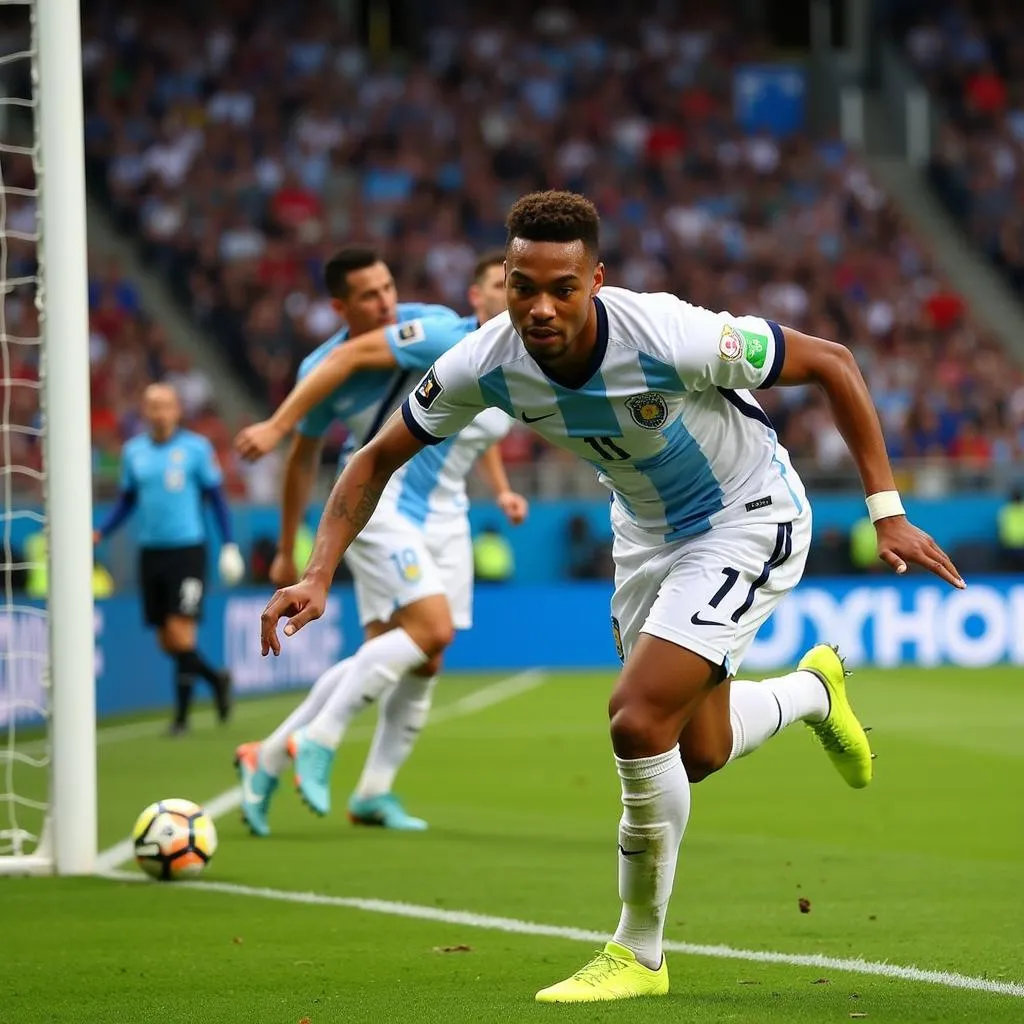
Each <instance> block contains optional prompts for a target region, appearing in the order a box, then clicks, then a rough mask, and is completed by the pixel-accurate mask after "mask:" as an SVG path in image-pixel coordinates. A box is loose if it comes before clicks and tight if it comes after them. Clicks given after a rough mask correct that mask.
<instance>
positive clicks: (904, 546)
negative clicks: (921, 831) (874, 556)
mask: <svg viewBox="0 0 1024 1024" xmlns="http://www.w3.org/2000/svg"><path fill="white" fill-rule="evenodd" d="M875 534H876V536H877V538H878V557H879V558H880V559H881V560H882V561H883V562H885V563H886V564H887V565H891V566H892V567H893V568H894V569H895V570H896V572H898V573H899V574H900V575H902V574H903V573H905V572H906V571H907V564H908V563H912V564H914V565H920V566H923V567H924V568H925V569H927V570H928V571H929V572H933V573H935V575H936V576H939V577H941V578H942V579H944V580H945V581H946V582H947V583H949V584H951V585H952V586H954V587H956V588H957V589H959V590H963V589H964V587H966V586H967V584H966V583H964V581H963V578H962V577H961V575H960V573H959V572H958V571H957V567H956V566H955V565H954V564H953V563H952V562H951V561H950V559H949V555H947V554H946V552H945V551H943V550H942V548H940V547H939V545H938V544H936V543H935V541H934V540H932V538H931V537H929V536H928V534H927V533H925V532H924V531H923V530H919V529H918V528H917V527H916V526H914V524H913V523H911V522H910V521H909V520H908V519H907V517H906V516H889V517H887V518H885V519H879V520H878V522H877V523H875Z"/></svg>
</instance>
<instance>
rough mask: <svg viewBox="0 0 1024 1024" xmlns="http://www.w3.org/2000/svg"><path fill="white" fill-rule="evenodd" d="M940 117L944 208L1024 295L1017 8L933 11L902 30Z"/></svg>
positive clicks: (937, 169)
mask: <svg viewBox="0 0 1024 1024" xmlns="http://www.w3.org/2000/svg"><path fill="white" fill-rule="evenodd" d="M897 29H898V31H899V32H900V34H901V36H902V38H903V41H904V44H905V47H906V52H907V54H908V56H909V58H910V60H911V62H912V64H913V66H914V68H915V70H916V71H917V72H918V74H919V75H920V76H921V77H922V78H923V80H924V81H925V83H926V84H927V85H928V87H929V88H930V90H931V92H932V94H933V96H934V97H935V99H936V100H937V101H938V103H939V105H940V108H941V111H942V113H943V115H944V118H943V124H942V127H941V131H940V133H939V137H938V139H937V143H936V146H935V151H934V154H933V159H932V164H931V176H932V180H933V181H934V183H935V185H936V186H937V188H938V190H939V193H940V195H941V196H942V198H943V200H944V201H945V202H946V204H947V205H948V206H949V208H950V209H951V211H952V212H953V213H954V214H955V215H956V216H957V217H959V218H960V220H961V221H962V222H963V224H964V226H965V228H966V230H967V231H968V233H969V234H970V236H971V238H972V239H973V241H974V242H975V243H976V244H977V245H978V246H979V247H980V248H981V249H982V250H983V251H984V252H986V253H987V254H988V255H989V256H990V257H991V258H992V259H993V260H995V261H996V263H998V264H999V265H1000V266H1001V267H1002V268H1003V270H1004V271H1005V272H1006V274H1007V276H1008V277H1009V279H1010V281H1011V282H1012V283H1013V285H1014V286H1015V287H1016V288H1017V290H1018V291H1020V292H1021V293H1022V294H1024V203H1022V202H1021V200H1022V199H1024V171H1022V164H1024V28H1022V26H1021V21H1020V12H1019V7H1018V5H1016V4H1013V3H1009V2H1003V0H990V2H988V3H979V2H968V3H964V2H960V3H940V4H930V5H929V6H928V7H927V8H925V9H924V10H923V11H918V12H917V15H916V17H911V18H908V19H906V20H905V21H904V22H903V23H898V25H897Z"/></svg>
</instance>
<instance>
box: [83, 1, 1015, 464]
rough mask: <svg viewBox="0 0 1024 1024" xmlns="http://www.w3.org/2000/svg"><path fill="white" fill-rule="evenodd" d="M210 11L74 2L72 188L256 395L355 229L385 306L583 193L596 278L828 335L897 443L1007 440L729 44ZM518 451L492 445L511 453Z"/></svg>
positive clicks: (860, 186)
mask: <svg viewBox="0 0 1024 1024" xmlns="http://www.w3.org/2000/svg"><path fill="white" fill-rule="evenodd" d="M123 9H130V10H132V11H133V16H132V17H131V18H130V19H129V18H128V17H126V15H125V14H124V10H123ZM210 10H211V13H210V15H209V17H208V18H207V19H205V20H204V19H203V18H195V17H193V16H192V14H191V13H189V14H188V15H186V14H185V13H184V12H182V13H178V12H176V11H175V10H174V9H171V10H167V9H160V10H159V11H158V10H157V9H156V8H153V7H152V5H144V4H141V3H135V4H126V5H120V6H119V8H118V15H117V18H118V20H117V22H116V26H115V24H114V23H113V22H109V21H105V20H103V18H102V17H101V16H100V15H95V16H91V17H88V18H87V20H86V24H85V35H86V40H87V47H86V57H87V61H86V84H87V104H88V111H89V115H88V138H87V145H88V156H89V162H90V171H91V181H92V184H93V187H94V189H95V192H96V194H97V195H98V196H100V197H101V198H102V199H103V200H104V201H105V202H106V203H107V204H108V206H109V208H110V209H111V210H112V211H113V213H114V214H115V216H116V217H117V219H118V221H119V223H120V224H121V225H122V227H123V228H124V229H125V230H126V231H130V232H132V233H134V234H135V236H136V237H137V239H138V243H139V245H140V247H141V250H142V252H143V253H144V255H145V258H146V259H147V261H148V262H149V264H150V265H151V266H153V267H155V268H157V269H158V270H159V271H160V272H161V273H162V274H164V275H166V276H167V278H168V279H169V280H170V281H171V282H172V284H173V287H174V289H175V292H176V294H177V295H178V297H179V299H180V301H181V302H182V303H183V304H184V305H185V306H186V307H187V308H188V309H189V310H190V311H191V313H192V315H194V316H195V317H196V318H197V320H198V321H199V322H200V323H202V324H203V325H204V326H206V327H208V328H209V329H211V330H212V331H213V332H214V333H215V335H216V336H217V338H218V339H219V340H220V343H221V344H222V345H223V347H224V350H225V352H226V353H227V354H228V355H229V357H230V359H231V360H232V363H233V365H234V366H235V368H236V369H237V371H238V373H239V374H241V375H242V376H243V377H244V378H245V380H246V381H247V382H248V384H249V386H250V388H251V389H252V390H253V393H254V394H256V395H258V396H259V397H260V398H261V399H262V400H263V401H265V402H266V403H267V404H268V405H269V404H271V403H274V402H276V401H277V400H279V399H280V398H281V397H282V395H283V394H284V393H285V392H286V390H287V388H288V387H289V385H290V382H291V380H292V376H293V373H294V370H295V367H296V364H297V362H298V360H299V359H300V358H301V357H302V356H303V355H304V354H305V353H306V352H308V351H309V350H310V349H311V348H312V347H313V346H314V345H316V344H317V343H318V342H319V341H320V340H321V339H323V338H324V337H325V336H327V335H328V334H329V333H330V332H331V331H332V330H333V329H334V328H335V327H336V326H337V325H336V321H335V319H334V315H333V313H332V311H331V309H330V306H329V304H328V303H327V301H326V299H325V296H324V294H323V291H322V289H321V287H320V284H319V276H320V267H321V265H322V262H323V260H324V259H325V257H326V256H327V255H328V254H329V253H330V252H331V251H332V250H333V249H334V247H336V246H337V245H339V244H342V243H344V242H346V241H349V240H353V239H358V240H370V241H373V242H375V243H376V244H378V245H379V246H380V248H381V249H382V251H383V252H384V253H385V254H386V256H387V258H388V260H389V262H390V263H391V265H392V267H393V269H394V271H395V274H396V278H397V280H398V284H399V289H400V294H401V295H402V296H403V297H405V298H407V299H422V300H429V301H444V302H448V303H452V304H455V305H457V306H460V307H461V306H463V305H464V302H463V294H464V290H465V285H466V278H467V274H468V271H469V268H470V266H471V265H472V262H473V253H474V251H475V250H477V249H480V248H483V247H487V246H491V245H494V244H498V243H500V242H501V241H502V237H503V229H502V220H503V215H504V212H505V210H506V209H507V207H508V205H509V203H510V202H511V201H512V200H513V199H514V198H515V197H516V196H518V195H519V194H521V193H522V192H524V191H527V190H530V189H534V188H544V187H564V188H571V189H577V190H581V191H584V192H586V193H587V194H589V195H590V196H592V197H593V198H594V199H595V200H596V201H597V202H598V204H599V206H600V208H601V211H602V215H603V219H604V257H605V261H606V263H607V265H608V269H609V277H610V279H611V281H613V282H616V283H621V284H623V285H626V286H628V287H632V288H637V289H651V290H654V289H670V290H672V291H675V292H677V293H679V294H681V295H684V296H686V297H687V298H689V299H690V300H692V301H694V302H696V303H700V304H703V305H707V306H711V307H714V308H725V309H730V310H732V311H733V312H754V311H757V312H760V313H762V314H764V315H767V316H770V317H774V318H777V319H779V320H781V321H784V322H788V323H792V324H794V325H799V326H800V327H801V328H802V329H804V330H806V331H808V332H810V333H815V334H819V335H822V336H826V337H832V338H837V339H840V340H842V341H843V342H845V343H846V344H848V345H849V346H850V347H851V348H852V349H853V350H854V352H855V353H856V355H857V357H858V359H859V361H860V363H861V366H862V367H863V369H864V371H865V374H866V375H867V377H868V379H869V383H870V385H871V388H872V393H873V394H874V396H875V398H876V401H877V403H878V406H879V409H880V411H881V413H882V416H883V420H884V425H885V429H886V433H887V436H888V441H889V444H890V446H891V449H892V452H893V455H894V456H895V457H896V458H897V459H912V458H915V459H932V458H938V459H944V460H948V459H959V460H967V461H969V462H970V463H971V464H972V465H979V466H988V465H990V464H993V463H995V464H999V463H1009V462H1010V461H1012V460H1013V459H1014V458H1015V457H1016V456H1017V455H1018V454H1019V452H1020V449H1021V438H1020V433H1021V424H1022V422H1024V390H1021V389H1020V385H1021V380H1022V378H1021V375H1020V373H1019V372H1018V371H1017V370H1016V369H1014V368H1012V367H1011V365H1010V364H1009V362H1008V360H1007V359H1006V357H1005V356H1004V354H1003V352H1002V350H1001V348H1000V346H999V345H998V343H997V342H995V341H994V340H993V339H991V338H990V337H988V336H986V335H985V334H984V333H983V332H982V331H981V330H980V329H979V328H978V326H977V325H976V324H975V323H974V322H973V321H972V319H971V317H970V315H969V312H968V311H967V310H966V309H965V308H964V304H963V302H962V300H961V299H960V297H959V296H958V295H957V294H956V291H955V288H954V287H953V286H952V285H951V284H950V283H949V282H948V281H944V280H943V279H942V277H941V275H940V274H939V273H938V272H937V271H936V270H935V269H934V267H933V266H932V264H931V261H930V259H929V254H928V253H927V251H926V250H925V248H924V247H923V245H922V244H921V242H920V241H919V240H918V239H917V238H915V237H914V236H913V234H912V233H911V232H910V230H909V229H908V227H907V225H906V224H905V223H904V222H903V221H902V219H901V217H900V214H899V212H898V211H897V210H896V209H895V208H894V207H893V206H892V205H891V204H890V203H889V201H888V200H887V197H886V196H885V195H884V194H883V193H882V192H881V191H880V190H879V188H878V186H877V184H876V183H875V182H873V181H872V179H871V177H870V175H869V174H868V173H867V171H866V169H865V167H864V166H863V165H862V163H861V162H860V161H859V160H858V158H857V156H856V155H855V154H853V153H851V152H848V151H847V150H846V148H845V147H844V146H843V144H842V143H841V142H840V141H838V140H837V139H835V138H824V139H812V138H810V137H808V136H805V135H797V136H794V137H790V138H785V139H777V138H772V137H769V136H768V135H757V136H752V137H750V136H745V135H744V134H743V133H742V132H741V131H739V130H738V128H737V127H736V125H735V123H734V120H733V118H732V114H731V111H732V106H731V97H730V91H731V81H732V79H731V68H732V66H733V64H734V63H735V62H736V61H738V60H745V59H750V58H752V57H756V56H757V55H758V53H759V49H758V47H759V41H758V40H757V39H756V38H755V39H750V38H749V37H745V38H743V39H740V38H738V37H737V35H736V34H735V33H730V32H729V31H727V30H725V31H723V30H719V29H717V28H714V27H707V26H705V24H704V23H703V22H699V21H694V22H687V21H685V20H682V19H680V20H678V21H676V22H672V21H669V20H661V21H656V20H654V19H647V20H637V21H636V22H635V23H632V24H630V23H626V24H621V23H620V22H621V20H622V19H621V18H618V16H616V15H614V14H613V13H612V9H611V8H608V13H607V14H605V13H602V12H601V11H602V9H597V10H596V11H595V12H594V13H593V14H592V15H590V16H589V17H590V20H589V21H588V22H586V23H585V24H583V23H577V24H576V25H575V31H574V35H573V43H572V45H571V46H564V45H560V44H561V42H562V40H563V32H564V30H565V26H566V23H565V22H564V20H559V18H554V19H551V18H549V19H548V21H547V22H542V23H537V22H534V23H529V22H527V24H525V25H516V24H511V23H506V24H500V23H497V22H490V23H487V22H481V21H477V22H475V23H474V24H472V25H468V26H467V27H466V29H465V31H463V32H460V33H457V34H456V33H452V32H437V33H433V34H430V35H427V36H426V37H425V38H424V39H423V46H422V52H420V53H418V54H416V55H415V56H414V59H412V60H408V61H405V60H403V61H402V62H401V63H397V62H396V63H395V64H389V63H387V62H377V63H374V62H371V61H370V60H369V58H368V56H367V54H366V53H365V52H363V51H362V50H360V49H359V48H358V47H356V46H355V45H353V43H352V42H351V41H350V40H349V39H348V38H347V37H346V35H345V34H344V32H343V31H342V29H341V28H340V27H339V26H338V24H336V23H334V22H332V21H331V20H330V18H329V17H325V16H320V15H309V17H308V18H307V19H306V20H303V19H302V18H301V17H300V16H298V15H294V16H292V15H289V16H288V17H286V16H285V15H284V14H282V12H281V9H280V7H279V6H277V5H271V4H268V3H252V4H248V5H245V12H246V13H245V17H244V18H239V19H238V20H237V21H235V22H232V21H231V20H230V19H225V18H224V17H221V16H220V15H215V14H214V13H212V12H213V10H214V7H213V6H212V5H211V8H210ZM565 17H569V18H570V19H571V16H568V15H566V16H565ZM616 18H618V20H612V19H616ZM115 29H116V30H115ZM613 39H614V40H615V41H616V42H615V44H613V43H612V42H611V40H613ZM619 43H623V44H625V43H630V44H631V45H632V46H633V47H634V49H633V56H632V57H631V58H630V59H628V60H627V59H624V57H623V52H624V51H621V50H620V49H619V48H618V44H619ZM677 56H682V57H683V58H684V59H682V60H678V59H675V58H676V57H677ZM513 64H514V65H515V66H516V67H517V68H519V69H520V70H522V69H523V68H524V67H525V68H528V69H529V74H521V75H515V76H513V75H511V74H509V70H510V68H512V66H513ZM923 380H931V381H932V382H935V381H938V383H939V386H938V387H932V388H931V389H930V390H929V391H928V393H927V394H926V393H924V392H923V391H922V390H920V388H921V385H920V384H919V383H918V382H920V381H923ZM766 404H767V405H768V407H769V411H770V413H771V415H772V417H773V418H774V420H775V422H776V424H777V426H778V428H779V430H780V433H781V435H782V437H783V439H784V441H785V443H786V444H787V445H788V446H789V448H790V449H791V451H792V452H793V454H794V456H795V457H796V458H797V460H798V461H799V462H800V464H801V465H802V466H808V465H809V466H812V467H816V468H817V469H818V470H819V471H820V472H822V473H825V474H827V473H828V472H829V471H830V470H831V469H833V468H835V469H837V470H838V469H844V470H846V471H847V477H848V468H849V467H848V456H847V453H846V449H845V446H844V444H843V442H842V440H841V438H840V437H839V436H838V434H837V432H836V430H835V428H834V427H833V426H832V425H831V422H830V419H829V416H828V414H827V412H826V410H825V408H824V406H823V403H822V400H821V398H820V397H819V396H818V395H816V394H815V393H813V392H812V391H804V390H796V391H786V392H785V393H783V392H779V393H776V394H772V395H769V396H768V397H767V398H766ZM541 450H542V449H541V448H540V447H539V446H538V445H537V444H536V443H534V442H532V441H529V442H528V441H524V440H523V439H521V438H517V437H513V438H512V439H510V440H509V441H508V442H507V451H508V454H509V456H510V458H511V460H512V461H516V460H519V461H526V462H530V461H534V460H536V459H537V458H538V455H539V453H540V452H541ZM545 457H546V458H549V459H553V458H558V456H555V455H553V454H547V455H546V456H545Z"/></svg>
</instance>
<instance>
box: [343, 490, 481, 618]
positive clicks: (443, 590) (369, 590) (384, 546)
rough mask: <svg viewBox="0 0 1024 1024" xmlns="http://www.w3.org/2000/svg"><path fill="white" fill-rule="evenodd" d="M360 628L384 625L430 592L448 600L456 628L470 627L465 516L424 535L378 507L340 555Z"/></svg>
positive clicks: (470, 558)
mask: <svg viewBox="0 0 1024 1024" xmlns="http://www.w3.org/2000/svg"><path fill="white" fill-rule="evenodd" d="M345 564H346V565H347V566H348V568H349V570H350V571H351V573H352V579H353V582H354V584H355V596H356V605H357V606H358V608H359V622H360V625H363V626H365V625H366V624H367V623H369V622H387V621H388V620H389V619H390V618H391V616H392V615H394V613H395V612H396V611H397V610H398V609H399V608H405V607H407V606H408V605H410V604H413V603H414V602H415V601H419V600H422V599H423V598H425V597H432V596H433V595H435V594H443V595H444V596H445V597H447V598H448V605H449V608H450V609H451V614H452V623H453V624H454V626H455V628H456V629H469V628H470V627H471V626H472V624H473V549H472V542H471V540H470V534H469V524H468V522H467V520H466V517H465V516H460V517H459V521H458V522H453V523H452V525H451V528H450V529H447V530H445V529H441V530H431V535H430V536H427V534H425V533H424V532H423V531H422V530H420V529H419V528H418V527H416V526H415V525H414V524H413V523H411V522H409V520H408V519H406V518H405V517H404V516H402V515H401V514H399V513H398V512H396V511H394V510H392V509H388V508H379V509H377V511H376V512H375V513H374V515H373V518H372V519H371V520H370V522H369V523H367V525H366V527H365V528H364V529H363V531H362V533H360V534H359V536H358V537H357V538H356V539H355V540H354V541H353V543H352V546H351V547H350V548H349V549H348V551H347V552H346V553H345Z"/></svg>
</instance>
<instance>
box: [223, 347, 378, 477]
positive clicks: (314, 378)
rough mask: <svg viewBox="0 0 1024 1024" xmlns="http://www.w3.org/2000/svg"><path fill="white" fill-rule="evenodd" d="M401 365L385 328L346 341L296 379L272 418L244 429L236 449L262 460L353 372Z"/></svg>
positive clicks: (243, 454)
mask: <svg viewBox="0 0 1024 1024" xmlns="http://www.w3.org/2000/svg"><path fill="white" fill-rule="evenodd" d="M397 365H398V362H397V360H396V359H395V355H394V353H393V352H392V350H391V346H390V345H389V344H388V339H387V333H386V331H385V330H384V329H383V328H382V329H381V330H378V331H370V332H369V333H368V334H362V335H360V336H359V337H358V338H352V339H351V340H349V341H345V342H342V343H341V344H340V345H339V346H338V347H337V348H335V349H334V350H333V351H332V352H331V353H330V354H329V355H328V356H327V358H326V359H324V361H323V362H322V363H320V364H319V365H317V366H315V367H314V368H313V369H312V370H311V371H310V372H309V373H307V374H306V376H304V377H303V378H302V379H301V380H299V381H298V382H296V384H295V387H293V388H292V389H291V391H290V392H289V393H288V395H287V397H286V398H285V400H284V401H283V402H282V403H281V404H280V405H279V406H278V407H277V409H276V410H275V412H274V414H273V415H272V416H271V417H270V418H269V419H266V420H263V421H261V422H260V423H253V424H252V425H251V426H248V427H246V428H245V429H244V430H242V431H240V432H239V434H238V437H236V438H235V448H236V449H237V450H238V453H239V454H240V455H241V456H242V457H243V458H245V459H250V460H258V459H261V458H262V457H263V456H264V455H266V454H267V453H268V452H271V451H273V450H274V448H276V447H277V445H278V443H279V442H280V441H281V439H282V438H283V437H285V436H286V435H287V434H288V432H289V431H291V430H293V429H294V428H295V425H296V424H297V423H298V422H299V420H301V419H302V417H303V416H305V415H306V414H307V413H308V412H309V411H310V410H311V409H314V408H315V407H316V406H317V405H319V404H320V403H321V402H323V401H324V400H325V399H327V398H328V397H329V396H330V395H331V394H332V393H333V392H334V391H336V390H337V389H338V388H340V387H341V385H342V384H344V383H345V382H346V381H347V380H349V379H350V378H351V377H352V375H353V374H355V373H358V372H359V371H360V370H389V369H393V368H394V367H396V366H397Z"/></svg>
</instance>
